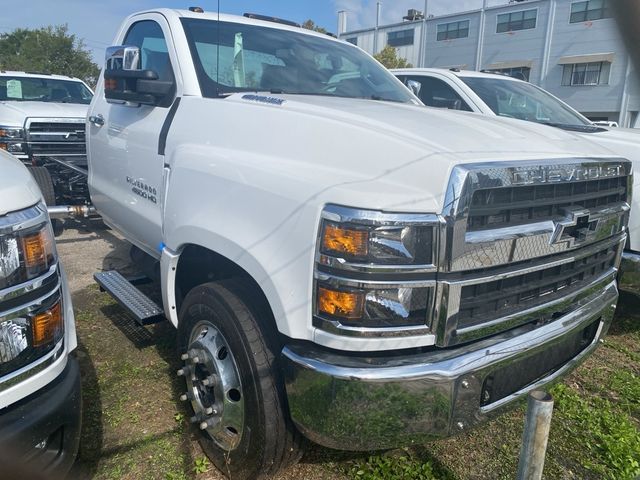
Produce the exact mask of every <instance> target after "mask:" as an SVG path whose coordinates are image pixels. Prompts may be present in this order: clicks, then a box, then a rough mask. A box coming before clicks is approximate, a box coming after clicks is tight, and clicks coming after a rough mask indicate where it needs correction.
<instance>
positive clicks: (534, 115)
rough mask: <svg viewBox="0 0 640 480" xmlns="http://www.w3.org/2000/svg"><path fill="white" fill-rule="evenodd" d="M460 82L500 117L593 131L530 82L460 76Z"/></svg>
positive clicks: (585, 122)
mask: <svg viewBox="0 0 640 480" xmlns="http://www.w3.org/2000/svg"><path fill="white" fill-rule="evenodd" d="M461 80H462V81H463V82H464V83H466V84H467V85H468V86H469V87H470V88H471V89H472V90H473V91H474V92H475V93H476V94H477V95H478V96H479V97H480V98H481V99H482V101H483V102H484V103H486V104H487V105H488V106H489V108H490V109H491V110H493V112H494V113H495V114H496V115H498V116H500V117H510V118H519V119H521V120H529V121H532V122H538V123H544V124H549V125H554V126H558V127H583V128H587V129H589V128H593V125H592V124H591V122H590V121H589V120H587V119H586V118H585V117H583V116H582V115H580V114H579V113H578V112H576V111H575V110H573V109H572V108H571V107H569V106H567V105H565V104H564V103H562V102H561V101H560V100H558V99H557V98H555V97H554V96H553V95H551V94H549V93H547V92H545V91H544V90H542V89H541V88H538V87H536V86H534V85H531V84H530V83H526V82H516V81H513V80H505V79H501V78H485V77H461Z"/></svg>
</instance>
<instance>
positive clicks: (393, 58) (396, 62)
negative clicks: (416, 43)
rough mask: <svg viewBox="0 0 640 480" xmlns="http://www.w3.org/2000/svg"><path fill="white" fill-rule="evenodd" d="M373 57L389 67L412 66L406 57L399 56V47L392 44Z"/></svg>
mask: <svg viewBox="0 0 640 480" xmlns="http://www.w3.org/2000/svg"><path fill="white" fill-rule="evenodd" d="M373 58H375V59H376V60H378V61H379V62H380V63H381V64H382V65H384V66H385V67H387V68H411V67H413V65H411V64H410V63H409V62H408V61H407V59H406V58H402V57H398V49H396V48H394V47H392V46H391V45H387V46H386V47H384V48H383V49H382V51H380V52H379V53H376V54H375V55H374V56H373Z"/></svg>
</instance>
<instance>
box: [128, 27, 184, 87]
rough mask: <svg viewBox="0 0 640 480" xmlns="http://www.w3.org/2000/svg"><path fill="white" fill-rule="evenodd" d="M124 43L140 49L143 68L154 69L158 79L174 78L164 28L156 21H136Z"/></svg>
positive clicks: (169, 79) (141, 66) (170, 79)
mask: <svg viewBox="0 0 640 480" xmlns="http://www.w3.org/2000/svg"><path fill="white" fill-rule="evenodd" d="M124 45H132V46H135V47H138V48H139V49H140V68H141V69H142V70H153V71H154V72H156V73H157V74H158V80H162V81H173V80H174V76H173V69H172V68H171V60H170V59H169V50H168V48H167V42H166V40H165V38H164V34H163V33H162V28H161V27H160V25H158V24H157V23H156V22H154V21H153V20H142V21H140V22H136V23H134V24H133V25H132V26H131V28H130V29H129V31H128V32H127V35H126V37H125V39H124Z"/></svg>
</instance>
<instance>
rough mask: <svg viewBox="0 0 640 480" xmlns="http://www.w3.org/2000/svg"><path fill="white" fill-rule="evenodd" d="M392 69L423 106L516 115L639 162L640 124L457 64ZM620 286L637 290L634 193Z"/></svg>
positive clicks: (639, 230)
mask: <svg viewBox="0 0 640 480" xmlns="http://www.w3.org/2000/svg"><path fill="white" fill-rule="evenodd" d="M392 72H393V74H394V75H396V76H397V77H398V78H399V79H400V80H402V82H403V83H404V84H405V85H407V87H409V88H411V89H412V90H413V91H414V92H415V93H416V94H417V95H418V96H419V97H420V99H421V100H422V101H423V103H424V104H425V105H427V106H432V107H440V108H450V109H454V110H462V111H468V112H476V113H481V114H483V115H489V116H499V117H507V118H516V119H520V120H527V121H530V122H536V123H541V124H544V125H549V126H553V127H556V128H561V129H563V130H567V131H571V132H574V133H575V134H576V135H579V136H581V137H582V138H584V139H585V140H588V141H590V142H594V143H597V144H599V145H601V146H603V147H605V148H607V149H609V150H611V152H613V153H614V154H615V155H620V156H622V157H624V158H627V159H629V160H631V161H632V162H633V164H634V165H635V166H636V167H640V129H635V128H617V124H616V125H615V128H614V127H612V126H611V125H602V124H598V122H596V123H594V122H591V121H590V120H589V119H587V118H585V117H584V116H583V115H582V114H580V113H579V112H577V111H576V110H575V109H573V108H572V107H571V106H569V105H567V104H566V103H564V102H563V101H562V100H560V99H559V98H557V97H555V96H553V95H551V94H550V93H549V92H547V91H546V90H543V89H542V88H540V87H537V86H535V85H533V84H530V83H529V82H526V81H524V80H520V79H517V78H512V77H509V76H507V75H503V74H495V73H486V72H474V71H469V70H459V69H457V68H452V69H444V68H407V69H397V70H392ZM600 123H602V122H600ZM605 123H606V122H605ZM634 188H635V189H636V190H637V189H638V188H640V177H636V180H635V184H634ZM620 288H621V289H623V290H625V291H629V292H632V293H635V294H637V295H638V294H640V200H638V197H636V200H635V206H634V207H633V209H632V210H631V217H630V220H629V240H628V242H627V245H626V248H625V252H624V254H623V258H622V265H621V275H620Z"/></svg>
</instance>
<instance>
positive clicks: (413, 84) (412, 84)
mask: <svg viewBox="0 0 640 480" xmlns="http://www.w3.org/2000/svg"><path fill="white" fill-rule="evenodd" d="M407 87H409V90H411V91H412V92H413V94H414V95H415V96H416V97H419V96H420V89H421V88H422V84H421V83H420V82H418V81H416V80H407Z"/></svg>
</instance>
